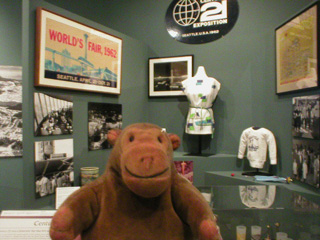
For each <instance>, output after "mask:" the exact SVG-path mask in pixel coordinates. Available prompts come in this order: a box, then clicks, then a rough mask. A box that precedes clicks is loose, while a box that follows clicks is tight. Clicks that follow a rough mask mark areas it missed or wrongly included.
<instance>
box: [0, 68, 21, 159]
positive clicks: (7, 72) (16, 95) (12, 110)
mask: <svg viewBox="0 0 320 240" xmlns="http://www.w3.org/2000/svg"><path fill="white" fill-rule="evenodd" d="M22 155H23V146H22V67H21V66H4V65H0V157H21V156H22Z"/></svg>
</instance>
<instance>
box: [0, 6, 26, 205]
mask: <svg viewBox="0 0 320 240" xmlns="http://www.w3.org/2000/svg"><path fill="white" fill-rule="evenodd" d="M0 6H1V7H0V32H1V43H0V65H9V66H21V65H22V60H21V52H22V45H21V44H22V42H21V38H22V31H21V29H22V28H21V26H22V15H21V13H22V4H21V0H1V1H0ZM22 182H23V161H22V159H21V158H8V159H7V158H0V210H1V209H2V208H4V207H5V206H14V207H21V206H22V204H23V186H22Z"/></svg>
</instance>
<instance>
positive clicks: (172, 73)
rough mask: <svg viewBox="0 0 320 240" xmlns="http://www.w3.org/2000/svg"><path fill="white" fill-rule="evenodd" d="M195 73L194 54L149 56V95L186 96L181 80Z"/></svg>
mask: <svg viewBox="0 0 320 240" xmlns="http://www.w3.org/2000/svg"><path fill="white" fill-rule="evenodd" d="M192 74H193V55H185V56H174V57H159V58H149V97H168V96H184V95H185V94H184V92H183V91H182V84H181V82H182V81H183V80H185V79H187V78H189V77H192Z"/></svg>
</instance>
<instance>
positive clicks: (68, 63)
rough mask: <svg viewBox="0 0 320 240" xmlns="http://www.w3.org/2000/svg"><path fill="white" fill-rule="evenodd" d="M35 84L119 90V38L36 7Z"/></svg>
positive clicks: (100, 90) (83, 89)
mask: <svg viewBox="0 0 320 240" xmlns="http://www.w3.org/2000/svg"><path fill="white" fill-rule="evenodd" d="M36 23H37V26H36V64H35V86H40V87H53V88H63V89H71V90H78V91H91V92H100V93H108V94H120V90H121V54H122V39H121V38H118V37H115V36H112V35H110V34H107V33H105V32H102V31H100V30H97V29H94V28H91V27H89V26H86V25H84V24H81V23H78V22H76V21H73V20H71V19H68V18H65V17H63V16H60V15H58V14H55V13H53V12H50V11H48V10H46V9H43V8H41V7H38V8H37V21H36Z"/></svg>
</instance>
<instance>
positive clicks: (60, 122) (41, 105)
mask: <svg viewBox="0 0 320 240" xmlns="http://www.w3.org/2000/svg"><path fill="white" fill-rule="evenodd" d="M72 116H73V102H72V96H67V95H57V94H50V95H49V94H44V93H34V135H35V136H48V135H67V134H72V133H73V117H72Z"/></svg>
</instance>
